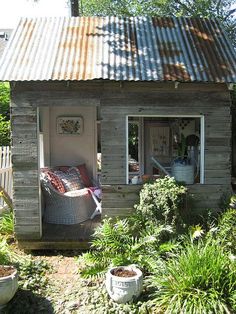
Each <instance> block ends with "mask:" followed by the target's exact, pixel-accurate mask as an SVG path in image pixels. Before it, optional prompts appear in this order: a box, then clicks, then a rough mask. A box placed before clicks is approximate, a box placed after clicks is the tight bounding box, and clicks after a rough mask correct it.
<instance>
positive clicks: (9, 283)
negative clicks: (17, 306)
mask: <svg viewBox="0 0 236 314" xmlns="http://www.w3.org/2000/svg"><path fill="white" fill-rule="evenodd" d="M4 267H5V268H10V269H14V271H13V273H12V274H11V275H9V276H6V277H0V312H1V308H3V307H4V306H5V305H6V304H7V303H8V302H9V301H10V300H11V299H12V298H13V297H14V295H15V293H16V291H17V289H18V274H17V269H15V268H14V267H12V266H4Z"/></svg>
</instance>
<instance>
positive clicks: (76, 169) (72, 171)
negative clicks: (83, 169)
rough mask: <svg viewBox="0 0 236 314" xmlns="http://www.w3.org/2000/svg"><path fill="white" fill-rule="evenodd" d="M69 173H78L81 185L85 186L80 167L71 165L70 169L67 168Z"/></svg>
mask: <svg viewBox="0 0 236 314" xmlns="http://www.w3.org/2000/svg"><path fill="white" fill-rule="evenodd" d="M67 173H68V174H73V175H76V176H77V177H78V182H79V184H80V186H81V189H82V188H84V183H83V180H82V177H81V175H80V172H79V169H78V168H76V167H70V168H69V169H68V170H67Z"/></svg>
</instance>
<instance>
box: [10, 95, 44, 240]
mask: <svg viewBox="0 0 236 314" xmlns="http://www.w3.org/2000/svg"><path fill="white" fill-rule="evenodd" d="M11 113H12V115H11V121H12V166H13V206H14V212H15V233H16V236H17V238H18V239H19V240H20V239H39V238H40V237H41V214H40V195H39V174H38V130H37V108H36V107H32V105H31V104H30V103H29V102H27V101H21V100H19V99H17V97H13V98H12V102H11Z"/></svg>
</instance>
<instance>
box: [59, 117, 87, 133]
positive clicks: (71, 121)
mask: <svg viewBox="0 0 236 314" xmlns="http://www.w3.org/2000/svg"><path fill="white" fill-rule="evenodd" d="M83 127H84V121H83V118H82V117H80V116H79V117H57V133H58V134H72V135H80V134H82V133H83Z"/></svg>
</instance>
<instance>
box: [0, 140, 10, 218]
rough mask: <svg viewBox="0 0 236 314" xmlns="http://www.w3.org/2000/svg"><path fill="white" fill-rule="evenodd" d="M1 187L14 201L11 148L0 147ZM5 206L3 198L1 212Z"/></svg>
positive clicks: (0, 202) (0, 204) (0, 206)
mask: <svg viewBox="0 0 236 314" xmlns="http://www.w3.org/2000/svg"><path fill="white" fill-rule="evenodd" d="M0 186H1V187H2V188H3V189H4V190H5V191H6V192H7V194H8V195H9V196H10V198H11V199H12V164H11V149H10V147H9V146H2V147H0ZM5 206H6V204H5V202H4V201H3V198H0V212H1V211H2V210H3V209H4V208H5Z"/></svg>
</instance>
